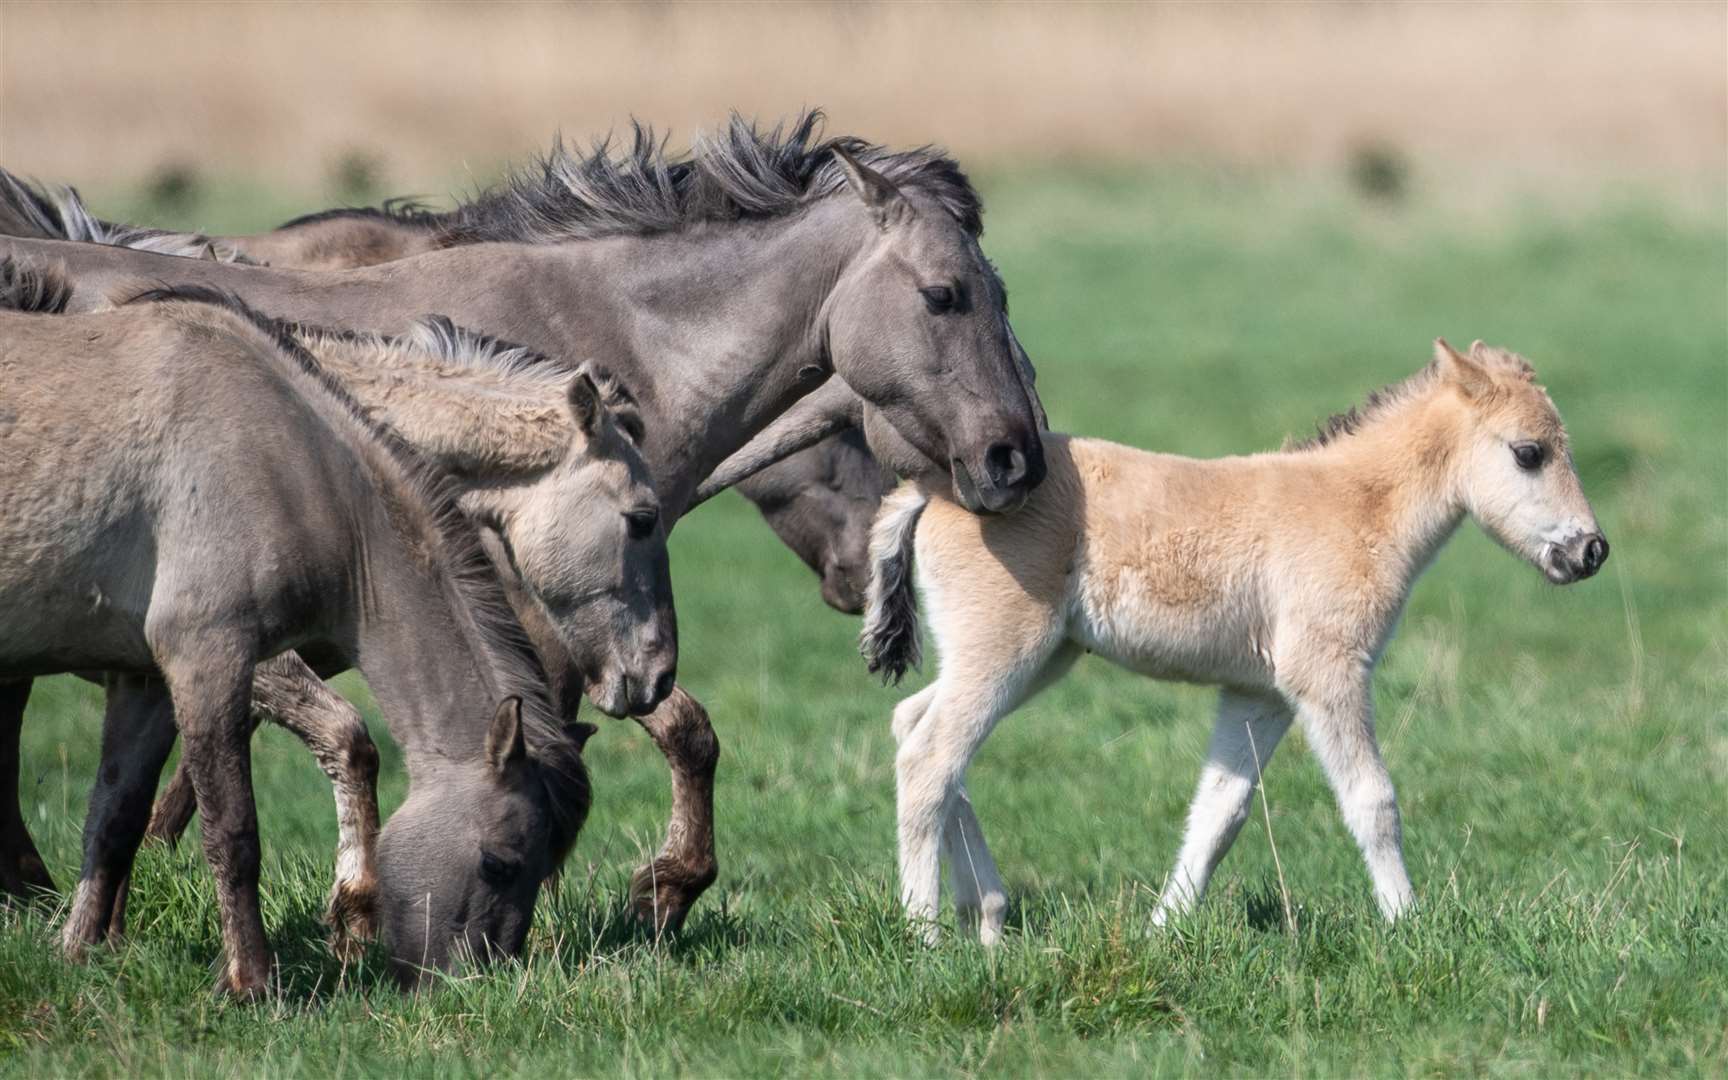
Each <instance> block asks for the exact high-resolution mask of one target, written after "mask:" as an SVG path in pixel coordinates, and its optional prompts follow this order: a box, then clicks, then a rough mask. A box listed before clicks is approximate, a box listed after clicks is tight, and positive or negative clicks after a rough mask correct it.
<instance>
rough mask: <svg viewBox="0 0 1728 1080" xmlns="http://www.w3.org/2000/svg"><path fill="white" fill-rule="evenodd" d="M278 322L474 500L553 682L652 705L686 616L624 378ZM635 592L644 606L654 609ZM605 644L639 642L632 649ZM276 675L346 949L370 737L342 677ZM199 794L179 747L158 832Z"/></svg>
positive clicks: (442, 325) (557, 689)
mask: <svg viewBox="0 0 1728 1080" xmlns="http://www.w3.org/2000/svg"><path fill="white" fill-rule="evenodd" d="M186 298H187V295H186V294H185V293H166V294H159V295H158V294H146V296H145V297H143V298H141V299H143V300H152V299H153V300H158V301H160V300H165V299H186ZM202 299H204V300H205V301H206V302H215V303H222V302H223V300H222V298H221V297H214V298H212V297H209V296H204V297H202ZM134 302H138V301H134ZM276 330H277V332H278V333H280V334H283V335H286V336H287V337H289V338H291V339H292V340H293V341H294V342H295V343H296V344H297V345H299V346H300V347H302V348H304V349H305V350H306V353H307V354H308V355H309V356H310V357H311V358H312V359H313V360H314V361H316V363H317V365H318V369H319V372H320V374H321V375H322V376H323V377H324V378H327V379H332V380H334V381H335V383H336V384H337V385H339V386H340V387H341V389H342V391H343V392H344V393H345V394H347V395H348V396H349V397H350V398H352V399H353V400H354V401H355V403H356V404H357V405H358V406H359V407H360V408H362V409H364V410H365V412H366V414H367V416H368V417H369V418H370V419H371V420H372V421H373V422H375V423H377V424H379V425H381V426H382V427H383V428H384V429H385V430H386V431H388V432H389V433H390V434H391V435H392V436H393V437H395V438H397V439H399V440H401V442H402V443H403V444H404V445H406V446H407V447H408V448H409V449H411V450H412V451H413V452H414V453H415V455H416V456H417V457H418V458H419V459H420V460H421V461H423V462H424V463H426V464H427V465H429V466H430V467H432V468H434V469H436V470H438V471H439V472H440V473H442V474H443V476H444V477H445V478H446V480H445V482H446V485H447V487H448V489H449V491H450V493H451V495H452V497H453V498H454V499H455V501H456V505H457V506H458V508H460V510H461V511H462V514H463V516H464V517H465V518H467V519H468V520H469V521H471V522H475V523H477V524H478V525H480V527H482V528H484V529H485V530H486V534H485V536H484V537H483V539H489V540H490V541H491V546H493V547H495V549H496V555H497V557H496V558H495V559H494V565H495V567H496V569H497V571H498V573H499V575H500V578H501V582H502V584H503V585H504V587H505V592H506V594H507V595H508V597H509V599H510V604H511V607H512V609H513V610H514V612H515V614H516V617H517V619H518V620H519V621H520V622H521V623H522V624H523V627H524V629H526V630H527V631H528V633H529V637H530V639H531V640H532V641H533V642H534V643H535V645H536V648H537V650H538V651H540V653H541V655H542V656H543V657H551V658H553V659H556V660H557V661H559V662H560V663H561V664H562V665H563V666H560V667H549V668H548V670H547V676H548V678H549V680H550V686H551V689H552V690H553V692H554V695H553V696H554V700H558V699H560V698H565V697H567V698H570V699H572V700H573V695H575V694H581V693H583V691H584V689H585V690H586V692H587V694H588V696H589V697H590V698H591V699H592V700H593V701H594V702H595V704H596V705H598V706H599V707H600V708H601V710H602V711H604V712H607V713H608V714H610V715H613V716H624V715H629V714H631V713H637V714H646V713H649V712H651V711H652V710H653V709H654V707H655V706H656V705H658V704H659V702H660V701H661V700H663V699H664V698H665V697H666V696H667V694H668V693H670V691H671V686H672V680H673V666H672V665H673V662H674V660H675V658H676V619H675V615H674V613H673V610H672V596H671V593H670V589H669V581H670V577H669V573H668V568H667V564H666V549H665V532H664V527H663V526H662V524H661V523H660V521H659V510H658V501H657V500H656V498H655V496H654V492H653V489H652V488H651V487H650V486H649V484H648V481H647V473H646V466H644V465H643V463H642V460H641V456H640V454H639V453H638V452H637V450H636V442H637V441H638V440H639V439H640V438H641V435H642V424H641V419H640V417H639V416H638V415H637V414H636V410H635V402H634V400H633V399H632V398H631V397H630V395H629V393H628V391H627V390H626V389H625V388H624V387H622V386H621V385H620V384H618V382H617V380H616V379H614V378H612V377H611V376H610V374H608V373H606V372H604V371H602V370H599V369H585V370H583V371H581V372H578V373H577V374H576V375H575V376H574V377H572V376H571V375H569V374H568V373H567V372H564V371H562V370H560V369H558V368H556V367H554V366H552V365H548V364H546V363H544V362H543V360H542V358H539V357H536V356H534V355H533V354H532V353H530V352H529V351H528V350H526V349H523V348H521V347H520V346H514V345H511V344H509V343H507V342H500V341H497V340H495V339H493V338H488V337H486V336H485V335H481V334H475V333H473V332H472V331H469V330H466V329H464V328H462V327H458V326H455V325H454V324H452V323H451V322H450V321H449V320H448V319H444V318H442V317H438V316H431V317H428V318H426V319H423V320H422V321H421V322H419V323H417V324H416V325H415V326H414V327H413V328H412V330H411V331H410V333H409V334H407V335H405V336H403V337H400V338H394V337H386V336H384V335H380V334H371V333H365V332H355V331H346V332H344V331H334V330H326V329H322V328H316V327H306V326H287V325H278V326H277V327H276ZM597 384H598V385H597ZM602 388H604V389H602ZM634 605H648V606H650V607H651V608H652V609H653V614H652V616H651V617H650V616H649V615H648V613H646V612H638V611H633V610H632V607H633V606H634ZM612 654H618V655H619V656H634V657H641V659H639V660H637V661H635V662H633V663H631V664H629V665H627V666H625V665H620V664H619V663H618V662H617V659H616V657H615V656H614V655H612ZM632 672H646V673H647V675H646V677H641V676H637V677H635V678H632ZM282 676H283V677H284V679H285V682H284V681H282V680H277V681H271V682H267V683H261V684H260V686H259V687H257V688H256V689H255V693H254V697H253V714H252V715H253V722H254V724H256V723H258V722H259V721H262V720H266V719H268V720H271V721H274V722H276V723H278V724H281V725H282V726H284V727H287V728H289V729H290V730H291V731H293V732H294V733H295V734H296V735H298V736H299V737H300V738H301V739H302V740H304V741H305V742H306V744H307V746H308V747H309V748H310V749H311V750H312V752H313V754H314V756H315V757H317V759H318V762H319V765H320V767H321V768H322V769H323V770H324V772H325V774H326V775H328V776H329V777H330V778H331V780H332V783H333V786H334V788H335V791H336V803H337V820H338V840H337V859H336V867H337V868H336V880H335V883H334V885H333V888H332V891H331V899H330V905H329V921H330V923H331V926H332V928H333V931H334V939H333V942H334V944H335V946H336V947H337V948H338V950H339V951H344V952H345V951H347V950H348V948H349V947H350V946H351V945H352V943H353V939H356V938H365V937H367V936H369V927H370V926H371V923H372V918H373V910H372V898H371V892H370V890H369V888H368V884H369V883H371V882H373V881H375V880H376V874H375V872H374V867H375V857H374V848H375V844H374V839H375V834H376V832H377V820H378V802H377V790H376V782H375V776H376V763H377V751H376V748H375V747H374V746H373V744H372V740H371V738H370V736H369V735H368V734H367V732H366V728H365V724H364V723H363V721H362V720H361V718H360V715H359V713H358V712H357V711H356V710H355V709H354V707H353V706H352V705H350V704H349V703H348V702H347V701H345V700H344V699H343V698H342V697H341V696H340V695H338V694H336V693H334V692H332V691H330V690H328V688H325V687H324V686H323V684H322V683H319V682H317V680H316V678H315V676H312V674H311V673H310V672H308V671H299V672H284V673H282ZM292 676H297V677H292ZM566 691H568V694H566V693H565V692H566ZM569 719H573V718H569ZM194 809H195V802H194V799H193V793H192V784H191V778H190V775H189V774H188V772H187V770H186V767H185V762H184V760H182V762H181V765H180V767H179V768H177V769H176V770H175V773H174V776H173V779H172V780H171V781H170V782H169V784H168V787H167V788H166V789H165V790H164V791H163V793H162V795H161V797H160V798H159V799H158V800H157V806H156V810H155V812H154V813H153V814H152V816H151V822H150V827H149V830H148V835H150V836H153V837H156V838H158V839H164V840H168V841H170V842H173V841H176V840H178V838H179V836H180V834H181V833H182V832H183V831H184V830H185V828H186V826H187V825H188V824H189V823H190V822H191V819H192V814H193V811H194Z"/></svg>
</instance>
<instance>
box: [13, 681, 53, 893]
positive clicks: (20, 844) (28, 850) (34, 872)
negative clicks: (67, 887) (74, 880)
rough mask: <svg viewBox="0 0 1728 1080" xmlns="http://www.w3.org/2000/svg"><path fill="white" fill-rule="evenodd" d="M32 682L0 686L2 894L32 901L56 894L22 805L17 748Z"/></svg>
mask: <svg viewBox="0 0 1728 1080" xmlns="http://www.w3.org/2000/svg"><path fill="white" fill-rule="evenodd" d="M31 682H32V680H30V679H22V680H19V681H18V682H5V683H0V892H4V893H7V894H10V895H12V896H22V897H32V896H41V895H44V894H52V893H53V892H54V879H53V878H51V877H49V876H48V867H47V866H46V865H44V864H43V862H42V856H41V855H40V854H39V853H38V852H37V851H36V843H35V841H33V840H32V839H31V838H30V830H29V828H28V827H26V826H25V824H24V808H23V805H22V804H21V803H20V801H19V798H18V796H19V791H18V770H19V767H20V762H19V755H18V744H19V738H20V736H21V735H22V733H23V728H24V706H25V705H26V704H27V703H28V702H29V701H30V686H31Z"/></svg>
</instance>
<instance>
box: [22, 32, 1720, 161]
mask: <svg viewBox="0 0 1728 1080" xmlns="http://www.w3.org/2000/svg"><path fill="white" fill-rule="evenodd" d="M1725 79H1728V5H1725V4H1723V3H1720V2H1709V3H1694V4H1646V3H1573V4H1558V3H1552V4H1551V3H1507V4H1480V5H1453V4H1409V5H1405V4H1387V3H1369V2H1338V3H1319V4H1311V3H1287V4H1238V5H1197V4H1194V5H1163V4H1147V5H1129V4H1107V5H1103V4H1099V5H1094V4H1072V5H1069V4H1063V5H1057V4H1051V3H1005V4H984V3H951V4H941V5H920V4H909V3H860V4H851V5H845V6H824V5H814V4H799V3H785V4H704V5H682V4H672V3H649V4H641V5H630V6H612V5H597V6H554V5H550V4H486V5H466V4H433V3H414V2H395V3H366V4H310V3H306V4H301V3H296V4H287V3H247V4H242V3H188V4H183V3H162V4H148V5H116V4H72V3H51V4H49V3H8V4H6V5H5V6H4V7H3V8H0V162H3V163H4V164H5V165H6V166H7V167H10V168H13V169H17V170H20V171H23V172H26V173H31V174H35V175H38V176H42V177H45V178H62V179H68V180H76V181H79V182H81V183H83V184H86V185H89V186H102V187H107V186H116V185H120V184H125V183H130V182H133V181H136V180H139V179H143V178H146V177H148V176H150V175H152V174H155V173H158V172H160V171H162V170H164V169H170V170H171V169H173V168H176V167H181V168H187V167H189V168H196V169H198V170H200V171H203V172H208V173H212V174H216V175H224V176H247V177H251V178H254V179H258V180H262V181H266V182H268V183H270V184H272V185H273V186H276V187H278V189H283V188H287V189H300V190H304V189H309V188H311V187H314V186H318V185H323V186H326V187H328V186H330V185H331V178H332V176H345V177H346V179H345V180H343V181H342V183H348V182H353V183H354V185H355V186H360V187H363V186H364V185H365V184H366V183H367V182H371V181H376V182H378V183H380V184H382V185H384V188H385V189H386V190H392V191H393V190H437V189H439V188H441V187H447V186H449V185H457V186H460V185H461V184H462V183H463V182H464V180H465V176H466V175H468V174H472V176H473V177H474V178H476V179H480V180H484V179H486V178H488V177H490V176H491V175H492V173H493V170H494V168H495V166H496V164H497V163H498V162H499V161H501V160H503V159H506V158H518V159H519V158H521V157H523V156H525V155H526V154H528V153H530V152H532V151H534V150H535V149H537V148H540V147H543V146H544V145H545V144H546V142H547V140H548V138H549V136H550V135H551V133H552V132H553V131H554V130H555V129H558V128H562V129H563V130H564V131H566V132H568V133H571V134H574V135H580V136H584V137H586V136H587V135H590V134H593V133H598V132H603V131H605V130H607V129H608V128H610V127H613V126H616V125H617V124H619V123H620V122H622V121H623V120H625V119H626V118H627V117H628V116H630V115H632V114H634V115H637V116H640V117H643V118H645V119H650V120H652V121H653V122H654V123H655V124H657V125H661V126H666V127H670V128H672V129H673V131H674V134H675V137H682V136H684V135H687V134H688V132H689V131H690V130H691V128H692V127H693V126H696V125H699V124H707V123H712V122H714V121H715V120H717V119H719V118H720V117H722V116H723V115H724V113H725V110H726V109H727V108H729V107H737V108H738V109H740V110H741V111H743V112H745V113H747V114H755V115H758V116H761V117H764V118H772V117H779V116H782V115H785V114H787V113H790V112H792V111H794V110H796V109H797V108H798V107H800V106H802V105H805V104H820V105H824V106H825V107H827V109H828V110H829V112H830V115H831V117H832V121H833V125H832V129H833V130H844V131H856V132H859V133H862V134H865V135H867V136H869V137H871V138H874V139H878V140H881V141H885V142H893V143H899V144H905V143H917V142H923V141H937V142H941V143H943V144H946V145H947V146H949V147H950V148H951V149H952V150H954V151H955V152H956V153H957V154H959V155H960V156H961V157H962V159H963V160H965V161H967V162H969V163H981V164H991V165H993V164H1027V163H1034V162H1038V161H1052V160H1062V161H1073V160H1076V159H1085V160H1097V161H1105V162H1116V161H1128V162H1144V161H1147V160H1153V161H1171V160H1174V161H1182V162H1192V161H1198V162H1207V163H1224V164H1228V165H1243V166H1250V167H1262V168H1266V167H1271V168H1282V169H1292V170H1312V169H1316V168H1318V169H1334V168H1338V167H1340V166H1342V165H1344V164H1346V163H1347V162H1348V161H1349V159H1350V155H1352V154H1359V153H1361V152H1363V149H1364V148H1369V149H1370V150H1372V149H1373V148H1377V147H1383V148H1389V149H1390V150H1391V151H1392V152H1394V153H1395V154H1396V155H1397V156H1399V157H1400V158H1403V159H1408V160H1411V161H1415V162H1419V163H1422V164H1423V165H1424V166H1425V167H1426V168H1427V169H1428V171H1429V174H1430V175H1435V174H1436V173H1437V174H1439V175H1442V176H1446V175H1452V174H1456V175H1458V176H1470V177H1481V176H1484V175H1486V176H1490V177H1511V178H1513V179H1514V180H1531V181H1536V182H1540V183H1543V184H1547V183H1549V182H1550V181H1552V180H1555V179H1565V178H1587V179H1590V180H1592V181H1594V180H1599V179H1610V180H1621V179H1632V180H1637V181H1654V182H1657V183H1659V184H1663V185H1667V186H1675V185H1679V186H1692V187H1693V188H1694V189H1696V188H1697V187H1698V185H1700V183H1701V182H1702V183H1705V184H1710V185H1714V184H1715V183H1717V182H1719V181H1720V179H1721V177H1722V175H1723V173H1724V171H1725V169H1728V165H1725V162H1728V91H1725V85H1724V84H1725ZM344 170H346V172H345V173H344ZM338 186H340V184H339V185H338Z"/></svg>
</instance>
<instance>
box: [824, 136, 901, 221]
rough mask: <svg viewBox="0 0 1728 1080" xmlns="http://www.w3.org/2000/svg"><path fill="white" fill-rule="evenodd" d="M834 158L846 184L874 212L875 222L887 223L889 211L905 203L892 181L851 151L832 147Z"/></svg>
mask: <svg viewBox="0 0 1728 1080" xmlns="http://www.w3.org/2000/svg"><path fill="white" fill-rule="evenodd" d="M834 160H836V161H838V162H839V163H840V171H841V172H843V173H845V174H846V186H848V187H850V188H851V189H852V190H853V192H855V193H856V194H857V196H858V197H859V198H860V199H863V200H864V205H865V206H868V207H869V208H870V209H872V210H874V211H875V212H876V222H877V224H879V225H884V226H885V225H887V224H888V222H889V219H890V214H891V212H892V211H894V210H896V209H897V208H899V207H901V206H904V205H905V203H906V196H904V195H902V194H900V189H899V188H897V187H895V186H894V181H892V180H890V179H888V178H887V177H886V176H883V175H882V174H881V173H879V172H877V171H876V170H875V169H872V168H871V167H870V166H868V165H866V164H864V163H863V162H862V161H859V160H858V159H857V158H855V157H853V156H852V152H851V151H849V150H846V149H844V148H843V147H839V146H836V147H834Z"/></svg>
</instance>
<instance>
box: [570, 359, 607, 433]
mask: <svg viewBox="0 0 1728 1080" xmlns="http://www.w3.org/2000/svg"><path fill="white" fill-rule="evenodd" d="M604 408H605V406H604V405H602V404H601V403H600V388H599V387H598V386H595V385H594V380H593V379H592V378H590V377H589V375H588V373H587V372H586V371H579V372H577V373H576V377H575V378H574V379H571V380H570V414H571V415H572V416H574V417H575V418H576V428H577V430H579V431H581V432H582V434H584V435H589V436H592V435H593V434H594V433H595V432H596V431H599V430H600V413H601V411H602V410H603V409H604Z"/></svg>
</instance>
